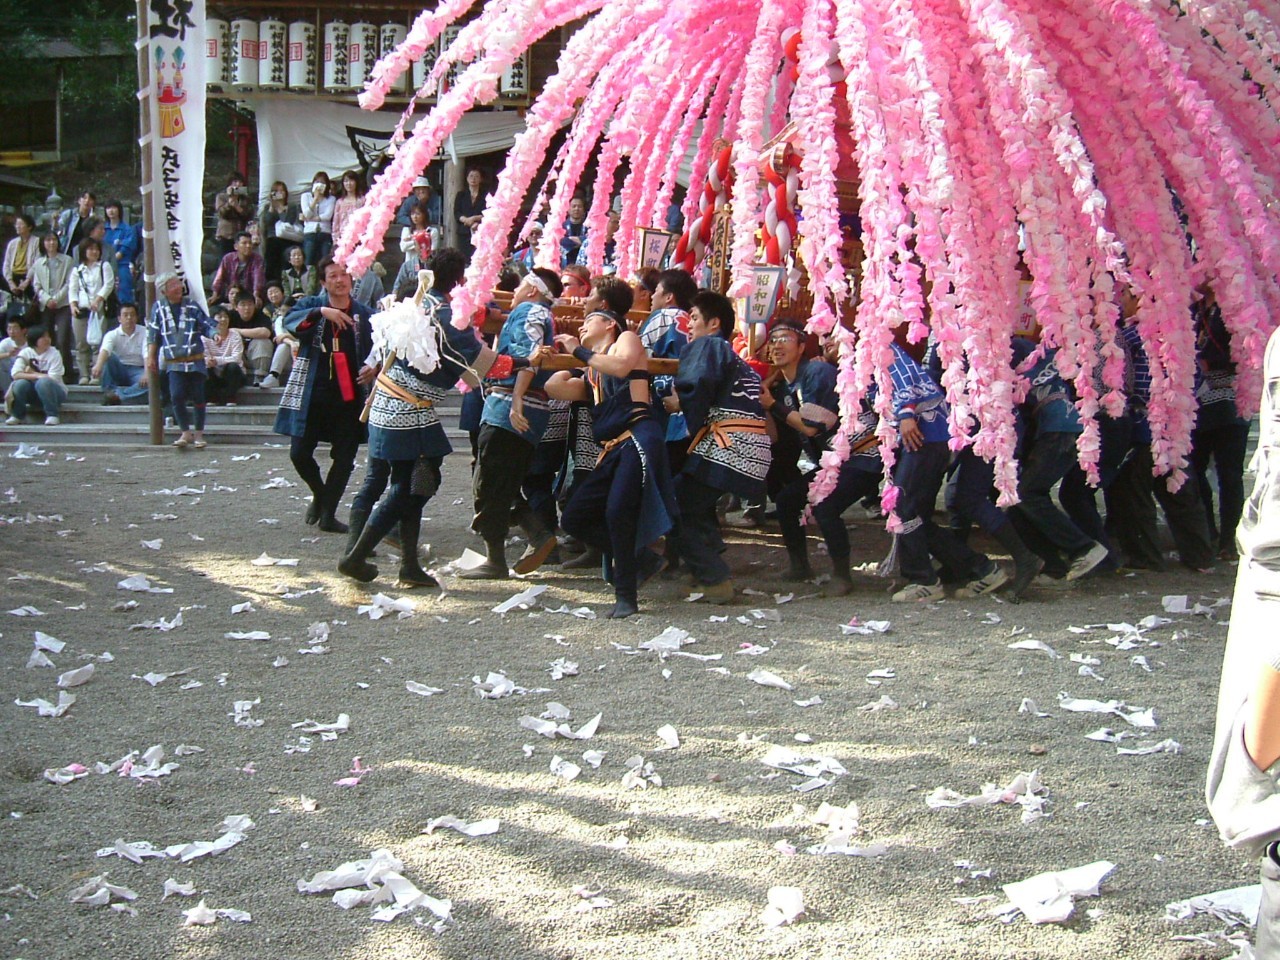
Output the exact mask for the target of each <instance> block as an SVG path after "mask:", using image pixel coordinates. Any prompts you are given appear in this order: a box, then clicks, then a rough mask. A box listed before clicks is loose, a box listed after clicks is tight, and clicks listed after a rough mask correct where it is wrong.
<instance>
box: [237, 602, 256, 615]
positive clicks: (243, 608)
mask: <svg viewBox="0 0 1280 960" xmlns="http://www.w3.org/2000/svg"><path fill="white" fill-rule="evenodd" d="M231 612H232V613H233V614H236V613H257V611H256V610H255V609H254V607H253V601H252V600H246V601H245V602H244V603H233V604H232V605H231Z"/></svg>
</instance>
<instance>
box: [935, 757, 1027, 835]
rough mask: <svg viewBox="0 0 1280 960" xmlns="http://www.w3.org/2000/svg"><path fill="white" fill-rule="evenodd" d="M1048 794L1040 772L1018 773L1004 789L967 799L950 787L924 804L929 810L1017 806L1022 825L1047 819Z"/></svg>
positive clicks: (937, 791)
mask: <svg viewBox="0 0 1280 960" xmlns="http://www.w3.org/2000/svg"><path fill="white" fill-rule="evenodd" d="M1048 792H1049V791H1048V790H1047V789H1046V788H1045V786H1044V784H1043V783H1042V782H1041V781H1040V774H1039V772H1038V771H1035V770H1033V771H1031V772H1030V773H1019V774H1018V775H1017V776H1015V777H1014V778H1013V779H1012V780H1011V781H1009V783H1008V784H1007V785H1006V786H1003V787H998V786H996V785H995V784H994V783H988V784H985V785H984V786H983V787H982V792H981V793H977V794H974V795H973V796H965V795H964V794H960V793H957V792H956V791H954V790H951V789H948V788H947V787H938V788H936V789H935V790H934V791H933V792H931V793H930V794H929V795H928V796H927V797H925V801H924V802H925V804H926V805H927V806H928V807H929V809H930V810H939V809H942V808H944V807H976V806H985V805H988V804H995V803H1011V804H1013V803H1016V804H1017V805H1018V806H1020V807H1022V822H1023V823H1031V822H1032V821H1034V820H1039V819H1040V818H1041V817H1043V816H1044V815H1045V814H1044V804H1045V801H1046V800H1047V799H1048Z"/></svg>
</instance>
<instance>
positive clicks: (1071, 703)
mask: <svg viewBox="0 0 1280 960" xmlns="http://www.w3.org/2000/svg"><path fill="white" fill-rule="evenodd" d="M1058 706H1059V707H1061V708H1062V709H1063V710H1068V711H1070V712H1072V713H1110V714H1115V715H1116V716H1117V717H1119V718H1120V719H1121V720H1124V721H1125V722H1126V723H1129V724H1131V725H1133V726H1135V727H1143V728H1145V729H1155V727H1156V719H1155V711H1154V710H1152V709H1148V710H1142V709H1135V708H1134V707H1131V706H1129V705H1127V704H1126V703H1124V702H1123V701H1121V700H1108V701H1106V702H1105V703H1104V702H1103V701H1101V700H1088V699H1084V700H1081V699H1077V698H1075V697H1072V696H1070V695H1069V694H1066V693H1060V694H1058Z"/></svg>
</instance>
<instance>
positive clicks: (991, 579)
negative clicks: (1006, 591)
mask: <svg viewBox="0 0 1280 960" xmlns="http://www.w3.org/2000/svg"><path fill="white" fill-rule="evenodd" d="M992 566H993V567H995V569H994V570H992V571H991V572H990V573H988V574H987V575H986V576H982V577H979V578H978V579H976V580H970V581H969V582H968V583H966V584H965V585H964V586H963V587H961V588H960V589H959V590H957V591H956V599H957V600H972V599H973V598H974V597H983V596H986V595H987V594H988V593H995V592H996V591H997V590H999V589H1000V588H1001V587H1003V586H1004V585H1005V584H1006V583H1008V582H1009V575H1008V574H1007V573H1005V572H1004V570H1002V569H1001V568H1000V567H999V566H998V565H997V564H992Z"/></svg>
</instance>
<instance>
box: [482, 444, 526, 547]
mask: <svg viewBox="0 0 1280 960" xmlns="http://www.w3.org/2000/svg"><path fill="white" fill-rule="evenodd" d="M535 449H536V448H535V447H534V445H533V444H532V443H530V442H529V441H528V440H524V439H521V438H520V437H519V436H518V435H517V434H514V433H512V432H511V431H510V430H504V429H503V428H502V427H495V426H494V425H493V424H491V423H485V424H481V425H480V436H479V437H478V438H477V440H476V469H475V472H474V473H473V474H472V478H471V493H472V496H473V497H474V499H475V510H476V514H475V518H474V519H473V520H472V521H471V529H472V530H474V531H475V532H476V533H478V534H480V536H481V537H482V538H483V539H484V542H485V543H486V544H489V543H502V542H503V541H504V540H506V539H507V531H508V530H510V529H511V518H512V511H513V510H515V511H516V518H517V520H518V521H520V522H522V523H525V522H528V521H529V518H530V517H532V516H533V511H532V510H530V509H529V504H528V502H527V501H526V500H525V499H524V497H523V496H522V495H521V493H520V487H521V484H523V483H524V478H525V474H527V473H528V472H529V466H530V465H531V464H532V463H533V454H534V452H535Z"/></svg>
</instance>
